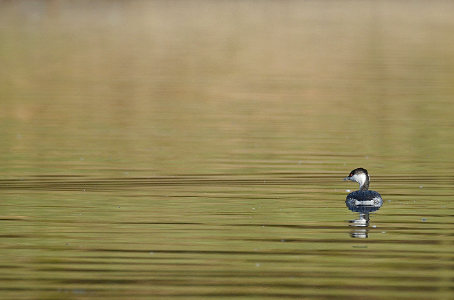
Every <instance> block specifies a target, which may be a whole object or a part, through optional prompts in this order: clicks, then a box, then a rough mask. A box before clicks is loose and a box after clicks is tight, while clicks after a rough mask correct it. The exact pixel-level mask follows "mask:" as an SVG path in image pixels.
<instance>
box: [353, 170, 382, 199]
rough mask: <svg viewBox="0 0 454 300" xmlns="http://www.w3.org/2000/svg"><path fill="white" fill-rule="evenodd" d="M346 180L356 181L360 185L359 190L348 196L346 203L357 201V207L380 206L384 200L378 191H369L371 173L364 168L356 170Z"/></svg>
mask: <svg viewBox="0 0 454 300" xmlns="http://www.w3.org/2000/svg"><path fill="white" fill-rule="evenodd" d="M344 180H350V181H355V182H357V183H358V184H359V190H358V191H354V192H351V193H350V194H348V195H347V199H346V201H347V202H348V201H355V204H356V205H374V206H376V205H379V204H382V203H383V199H382V197H381V195H380V194H379V193H377V192H376V191H369V181H370V178H369V173H367V170H366V169H364V168H356V169H354V170H352V171H351V172H350V174H349V175H348V176H347V177H345V178H344Z"/></svg>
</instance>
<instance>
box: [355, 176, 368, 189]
mask: <svg viewBox="0 0 454 300" xmlns="http://www.w3.org/2000/svg"><path fill="white" fill-rule="evenodd" d="M364 177H365V178H364V180H362V181H361V182H358V183H359V190H360V191H367V190H368V189H369V175H365V176H364Z"/></svg>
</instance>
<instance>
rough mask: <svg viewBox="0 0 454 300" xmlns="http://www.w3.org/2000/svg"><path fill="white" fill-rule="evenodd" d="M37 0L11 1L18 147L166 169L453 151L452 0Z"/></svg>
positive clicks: (0, 21)
mask: <svg viewBox="0 0 454 300" xmlns="http://www.w3.org/2000/svg"><path fill="white" fill-rule="evenodd" d="M33 3H34V4H31V3H28V4H27V2H21V3H19V2H14V1H11V2H1V3H0V44H1V46H0V59H1V61H2V68H1V70H0V79H1V80H0V95H1V96H2V98H3V99H2V102H3V103H2V111H1V112H0V117H1V118H3V119H7V120H9V119H10V118H11V119H14V120H17V123H15V122H12V123H9V126H11V127H13V128H17V130H16V131H23V130H30V135H31V136H34V137H35V138H33V139H30V140H27V139H22V140H20V141H18V140H16V139H14V138H9V139H8V138H6V139H5V140H6V141H7V143H12V145H16V146H15V147H19V148H20V147H25V149H33V150H34V151H38V152H39V151H42V152H43V153H44V154H43V155H46V154H45V153H48V148H52V147H51V146H47V145H49V144H50V145H51V144H56V145H57V146H60V147H63V148H64V147H68V149H74V148H75V149H80V151H85V150H84V149H85V147H83V146H81V145H87V144H92V145H94V146H93V147H98V148H97V150H98V152H103V151H106V150H109V149H112V148H114V149H117V147H120V148H122V149H120V150H119V151H120V152H121V153H123V151H124V152H125V153H129V151H133V153H136V154H137V155H139V156H140V155H145V156H146V155H148V154H147V153H148V152H147V151H152V153H153V155H156V156H157V157H158V158H156V160H155V159H154V158H153V159H152V160H153V161H154V163H156V164H159V163H160V162H161V161H165V162H166V163H165V164H164V165H168V162H169V160H172V159H174V158H175V157H187V155H189V156H190V157H192V158H193V159H194V160H195V161H197V162H200V160H203V157H211V158H212V159H215V158H216V159H217V158H219V157H222V158H223V157H224V156H226V155H227V153H230V155H231V154H232V153H252V154H251V155H257V153H260V152H262V157H261V158H260V159H264V158H265V157H266V158H268V159H270V157H269V154H270V153H275V152H276V151H284V152H285V151H293V152H294V151H298V150H299V149H300V151H307V152H308V153H313V152H320V151H327V152H328V153H332V154H336V153H337V154H339V153H344V154H345V153H351V152H352V145H355V152H360V153H364V154H365V155H369V156H371V157H374V156H377V155H389V154H390V153H393V155H396V156H397V157H400V158H405V159H411V157H415V158H422V157H427V156H428V155H431V156H432V157H433V158H432V159H433V160H436V161H438V160H440V161H443V160H446V159H447V158H448V153H450V151H451V150H453V145H452V143H451V142H447V141H452V140H454V139H453V133H452V132H453V131H452V130H450V128H451V127H452V125H453V121H451V120H453V119H454V118H452V108H453V107H452V104H451V102H448V100H447V99H449V98H450V97H452V95H453V93H454V88H453V86H452V80H453V78H454V72H453V67H454V55H453V53H454V51H453V49H454V44H453V43H452V39H451V34H452V29H453V27H454V19H453V18H452V16H451V13H450V12H451V11H452V6H453V5H452V4H451V3H449V2H441V1H440V2H431V3H430V4H426V3H424V2H419V3H412V4H406V3H404V2H402V3H395V2H392V1H389V2H380V3H375V2H362V1H351V2H343V3H337V4H336V5H333V3H329V2H318V1H313V2H307V1H304V2H292V1H285V2H282V1H275V2H273V1H268V2H255V1H222V2H221V1H171V2H169V1H154V2H149V1H131V2H129V1H128V2H111V1H97V2H96V3H95V4H93V3H92V2H91V1H87V2H84V1H78V2H77V3H71V2H60V1H37V2H33ZM27 124H29V127H27ZM13 131H14V130H13ZM8 134H11V132H9V133H8V132H4V133H2V136H3V135H6V136H8ZM62 136H63V137H68V139H69V140H66V139H65V140H59V139H58V138H61V137H62ZM57 137H58V138H57ZM71 139H73V141H71ZM119 141H120V142H119ZM22 143H25V144H22ZM27 143H29V144H27ZM18 144H20V145H21V146H18ZM40 145H46V146H40ZM41 147H43V148H42V149H41ZM251 147H254V149H253V150H251V149H252V148H251ZM123 148H124V149H123ZM150 149H152V150H150ZM162 149H165V150H162ZM226 149H229V150H226ZM161 152H162V153H161ZM169 153H170V154H169ZM112 155H113V156H114V157H115V156H116V155H120V156H122V158H120V159H119V160H120V161H122V160H124V161H127V160H128V159H127V158H126V157H123V155H126V154H118V153H116V154H112ZM167 155H168V156H167ZM266 155H268V156H266ZM162 157H165V158H166V159H164V160H162ZM159 158H161V159H159ZM150 159H151V158H150ZM321 166H323V163H321V164H319V165H317V167H321Z"/></svg>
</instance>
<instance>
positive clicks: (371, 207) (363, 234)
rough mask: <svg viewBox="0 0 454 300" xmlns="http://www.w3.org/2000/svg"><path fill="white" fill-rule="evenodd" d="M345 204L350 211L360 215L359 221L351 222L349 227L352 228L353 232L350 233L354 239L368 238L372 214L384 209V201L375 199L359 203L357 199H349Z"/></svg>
mask: <svg viewBox="0 0 454 300" xmlns="http://www.w3.org/2000/svg"><path fill="white" fill-rule="evenodd" d="M345 204H346V205H347V207H348V209H349V210H351V211H353V212H357V213H359V217H358V219H355V220H350V221H349V223H350V224H349V225H350V226H351V228H352V230H351V231H350V236H351V237H352V238H363V239H367V238H368V233H369V229H368V227H369V222H370V215H369V214H370V213H371V212H374V211H377V210H379V209H380V207H382V205H383V200H382V199H381V198H380V199H373V200H370V201H358V200H355V199H347V200H345Z"/></svg>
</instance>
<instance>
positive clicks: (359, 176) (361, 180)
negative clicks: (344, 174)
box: [351, 173, 367, 187]
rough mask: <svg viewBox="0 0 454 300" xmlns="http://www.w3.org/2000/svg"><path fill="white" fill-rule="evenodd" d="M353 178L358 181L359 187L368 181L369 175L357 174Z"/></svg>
mask: <svg viewBox="0 0 454 300" xmlns="http://www.w3.org/2000/svg"><path fill="white" fill-rule="evenodd" d="M351 178H352V180H353V181H356V182H358V183H359V187H362V186H363V185H364V183H366V180H367V176H366V174H364V173H359V174H355V175H353V176H352V177H351Z"/></svg>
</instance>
